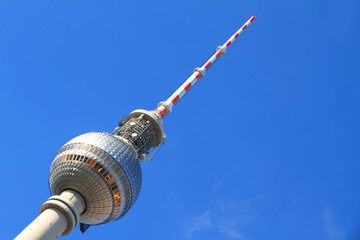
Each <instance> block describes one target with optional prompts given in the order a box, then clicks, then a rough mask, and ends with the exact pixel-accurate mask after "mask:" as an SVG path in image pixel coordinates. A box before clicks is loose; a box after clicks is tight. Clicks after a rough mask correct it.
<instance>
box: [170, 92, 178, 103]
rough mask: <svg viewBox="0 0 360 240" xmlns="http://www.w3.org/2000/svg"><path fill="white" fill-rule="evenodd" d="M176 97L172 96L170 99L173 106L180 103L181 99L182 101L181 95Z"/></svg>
mask: <svg viewBox="0 0 360 240" xmlns="http://www.w3.org/2000/svg"><path fill="white" fill-rule="evenodd" d="M174 95H175V94H174ZM174 95H172V96H171V97H170V101H172V103H173V104H175V103H177V101H179V99H180V97H179V95H177V94H176V95H175V96H174Z"/></svg>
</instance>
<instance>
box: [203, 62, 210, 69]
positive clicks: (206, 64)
mask: <svg viewBox="0 0 360 240" xmlns="http://www.w3.org/2000/svg"><path fill="white" fill-rule="evenodd" d="M210 65H211V62H210V61H208V62H207V63H205V65H204V67H205V68H206V69H207V68H208V67H210Z"/></svg>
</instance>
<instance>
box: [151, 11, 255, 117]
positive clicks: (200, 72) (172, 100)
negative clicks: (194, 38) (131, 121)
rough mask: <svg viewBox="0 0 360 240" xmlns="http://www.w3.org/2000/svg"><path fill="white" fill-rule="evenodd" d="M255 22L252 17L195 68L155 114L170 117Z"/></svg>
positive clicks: (161, 103)
mask: <svg viewBox="0 0 360 240" xmlns="http://www.w3.org/2000/svg"><path fill="white" fill-rule="evenodd" d="M254 20H255V16H252V17H251V18H250V19H249V20H248V21H247V22H246V23H245V24H244V25H243V26H242V27H241V28H240V29H239V30H238V31H237V32H236V33H234V35H232V36H231V37H230V38H229V40H227V41H226V42H225V43H224V45H222V46H219V47H217V49H216V52H215V53H214V55H212V56H211V57H210V58H209V60H207V61H206V62H205V64H204V65H203V66H202V67H200V68H195V70H194V71H193V74H191V76H190V77H189V78H188V79H186V81H185V82H184V83H183V84H182V85H181V86H180V87H179V88H178V89H177V90H176V91H175V92H174V93H173V94H172V95H171V96H170V97H169V98H168V99H167V100H166V101H165V102H160V103H159V105H158V107H157V109H155V113H157V114H158V115H159V116H160V117H161V118H163V117H164V116H166V115H168V114H169V113H170V112H171V111H172V107H173V106H174V105H175V104H176V103H177V102H178V101H179V100H180V98H182V97H183V96H184V95H185V93H187V91H189V89H190V88H191V87H192V86H194V85H195V83H196V82H197V81H198V80H199V79H200V78H202V77H203V76H204V75H205V71H206V70H207V69H208V68H209V67H210V66H211V64H214V62H215V61H216V60H217V59H218V58H219V57H220V56H221V55H223V54H225V52H226V49H227V48H228V47H229V46H230V44H231V43H232V42H234V41H235V39H236V38H237V37H238V36H239V35H240V34H241V33H242V32H243V31H244V30H245V28H246V27H247V26H249V25H250V23H251V22H252V21H254Z"/></svg>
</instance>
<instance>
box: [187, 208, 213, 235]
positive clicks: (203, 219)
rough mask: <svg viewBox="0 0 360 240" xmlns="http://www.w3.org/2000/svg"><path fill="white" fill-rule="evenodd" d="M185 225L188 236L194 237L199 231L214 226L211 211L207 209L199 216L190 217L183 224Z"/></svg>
mask: <svg viewBox="0 0 360 240" xmlns="http://www.w3.org/2000/svg"><path fill="white" fill-rule="evenodd" d="M182 225H183V226H184V227H185V231H186V238H185V239H192V237H193V234H194V233H195V232H198V231H205V230H207V229H210V228H212V227H213V226H212V220H211V218H210V211H206V212H204V213H202V214H200V215H198V216H195V217H192V218H190V219H188V221H187V223H186V224H182Z"/></svg>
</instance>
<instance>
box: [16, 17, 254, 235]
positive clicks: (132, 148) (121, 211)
mask: <svg viewBox="0 0 360 240" xmlns="http://www.w3.org/2000/svg"><path fill="white" fill-rule="evenodd" d="M254 19H255V17H254V16H252V17H251V18H250V19H249V20H248V21H247V22H246V23H245V24H244V25H243V26H242V27H241V28H240V29H239V30H238V31H237V32H236V33H235V34H234V35H232V36H231V37H230V38H229V39H228V40H227V41H226V42H225V44H224V45H222V46H219V47H218V48H217V49H216V52H215V53H214V54H213V55H212V56H211V57H210V58H209V59H208V60H207V61H206V62H205V64H204V65H203V66H201V67H199V68H195V70H194V71H193V73H192V74H191V76H190V77H189V78H188V79H187V80H186V81H185V82H184V83H183V84H182V85H181V86H180V87H179V88H178V89H177V90H176V91H175V92H174V93H173V94H172V95H171V96H170V97H169V98H168V99H167V100H166V101H165V102H160V103H159V105H158V107H157V108H156V109H155V110H153V111H147V110H135V111H133V112H132V113H130V114H129V115H128V116H127V117H126V118H123V119H122V120H121V121H120V123H119V127H117V128H116V129H115V130H114V134H109V133H105V132H90V133H86V134H83V135H80V136H77V137H75V138H74V139H72V140H70V141H69V142H67V143H66V144H65V145H64V146H63V147H62V148H60V150H59V151H58V152H57V153H56V155H55V157H54V159H53V162H52V164H51V168H50V176H49V188H50V192H51V195H52V196H51V197H50V198H49V199H48V200H47V201H46V202H45V203H44V204H43V205H42V206H41V207H40V211H39V216H38V217H37V218H36V219H35V220H34V221H33V222H32V223H31V224H30V225H29V226H28V227H26V228H25V229H24V230H23V231H22V232H21V233H20V234H19V235H18V236H17V237H16V238H15V239H16V240H30V239H31V240H32V239H42V240H51V239H57V238H58V237H59V236H64V235H67V234H69V233H70V232H71V231H72V230H73V229H74V228H75V226H76V225H77V224H78V223H80V230H81V231H82V232H85V231H86V229H87V228H89V227H90V226H92V225H98V224H104V223H108V222H112V221H115V220H117V219H119V218H121V217H122V216H124V215H125V214H126V213H127V212H128V211H129V209H130V208H131V207H132V206H133V205H134V203H135V201H136V199H137V197H138V196H139V193H140V188H141V181H142V179H141V168H140V162H141V161H146V160H151V159H152V157H153V155H154V153H155V152H156V151H157V150H158V149H159V147H160V146H161V145H162V144H163V143H164V142H165V140H166V136H165V134H164V128H163V124H162V121H163V118H164V117H165V116H166V115H168V114H169V113H170V112H171V111H172V108H173V106H174V105H175V104H176V103H177V102H178V101H179V100H180V98H182V97H183V96H184V95H185V93H186V92H187V91H189V89H190V88H191V87H193V86H194V85H195V84H196V82H197V81H198V80H199V79H201V78H202V77H203V76H204V75H205V72H206V70H207V69H208V68H209V67H210V66H211V65H212V64H214V62H215V61H216V60H217V59H218V58H219V57H220V56H222V55H223V54H224V53H225V52H226V49H227V48H228V47H229V46H230V44H231V43H232V42H234V41H235V39H236V38H237V37H238V36H239V35H240V34H241V33H242V32H243V31H244V30H245V28H246V27H247V26H249V25H250V23H251V22H252V21H254ZM151 149H153V150H152V153H151V154H150V153H149V151H150V150H151Z"/></svg>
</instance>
